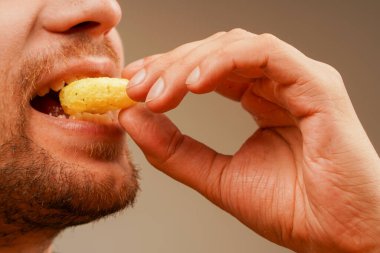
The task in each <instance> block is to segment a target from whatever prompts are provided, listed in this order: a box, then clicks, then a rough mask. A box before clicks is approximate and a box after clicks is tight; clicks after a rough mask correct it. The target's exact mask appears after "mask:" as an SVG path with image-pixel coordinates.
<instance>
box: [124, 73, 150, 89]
mask: <svg viewBox="0 0 380 253" xmlns="http://www.w3.org/2000/svg"><path fill="white" fill-rule="evenodd" d="M145 77H146V70H145V69H142V70H140V71H139V72H137V73H136V74H135V75H134V76H133V77H132V79H131V80H130V81H129V85H128V87H132V86H136V85H139V84H140V83H142V81H144V79H145Z"/></svg>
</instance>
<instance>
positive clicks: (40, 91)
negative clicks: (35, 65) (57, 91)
mask: <svg viewBox="0 0 380 253" xmlns="http://www.w3.org/2000/svg"><path fill="white" fill-rule="evenodd" d="M49 90H50V88H49V87H43V88H42V89H40V90H39V91H37V95H38V96H40V97H43V96H45V95H46V94H48V93H49Z"/></svg>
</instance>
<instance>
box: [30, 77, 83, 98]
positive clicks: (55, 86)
mask: <svg viewBox="0 0 380 253" xmlns="http://www.w3.org/2000/svg"><path fill="white" fill-rule="evenodd" d="M79 79H80V78H75V77H73V78H69V79H67V80H66V81H58V82H56V83H52V84H51V85H50V86H44V87H42V88H40V89H39V90H37V95H38V96H40V97H43V96H45V95H46V94H48V93H49V91H50V90H53V91H55V92H58V91H60V90H62V88H63V87H64V86H65V84H66V83H67V84H68V83H72V82H74V81H76V80H79Z"/></svg>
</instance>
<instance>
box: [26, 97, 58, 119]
mask: <svg viewBox="0 0 380 253" xmlns="http://www.w3.org/2000/svg"><path fill="white" fill-rule="evenodd" d="M31 105H32V106H33V108H34V109H36V110H37V111H39V112H42V113H45V114H49V115H51V116H54V117H58V116H61V115H65V113H64V111H63V109H62V106H61V104H60V102H59V98H58V93H55V92H50V93H49V94H47V95H46V96H43V97H36V98H34V99H33V100H32V102H31Z"/></svg>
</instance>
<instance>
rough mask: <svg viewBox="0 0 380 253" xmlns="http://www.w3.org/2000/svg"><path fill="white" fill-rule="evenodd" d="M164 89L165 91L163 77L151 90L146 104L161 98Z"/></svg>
mask: <svg viewBox="0 0 380 253" xmlns="http://www.w3.org/2000/svg"><path fill="white" fill-rule="evenodd" d="M164 89H165V83H164V79H162V77H160V78H159V79H158V80H157V81H156V82H155V83H154V84H153V86H152V88H151V89H150V91H149V93H148V95H147V96H146V100H145V102H146V103H147V102H149V101H152V100H154V99H156V98H158V97H159V96H161V94H162V93H163V92H164Z"/></svg>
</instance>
